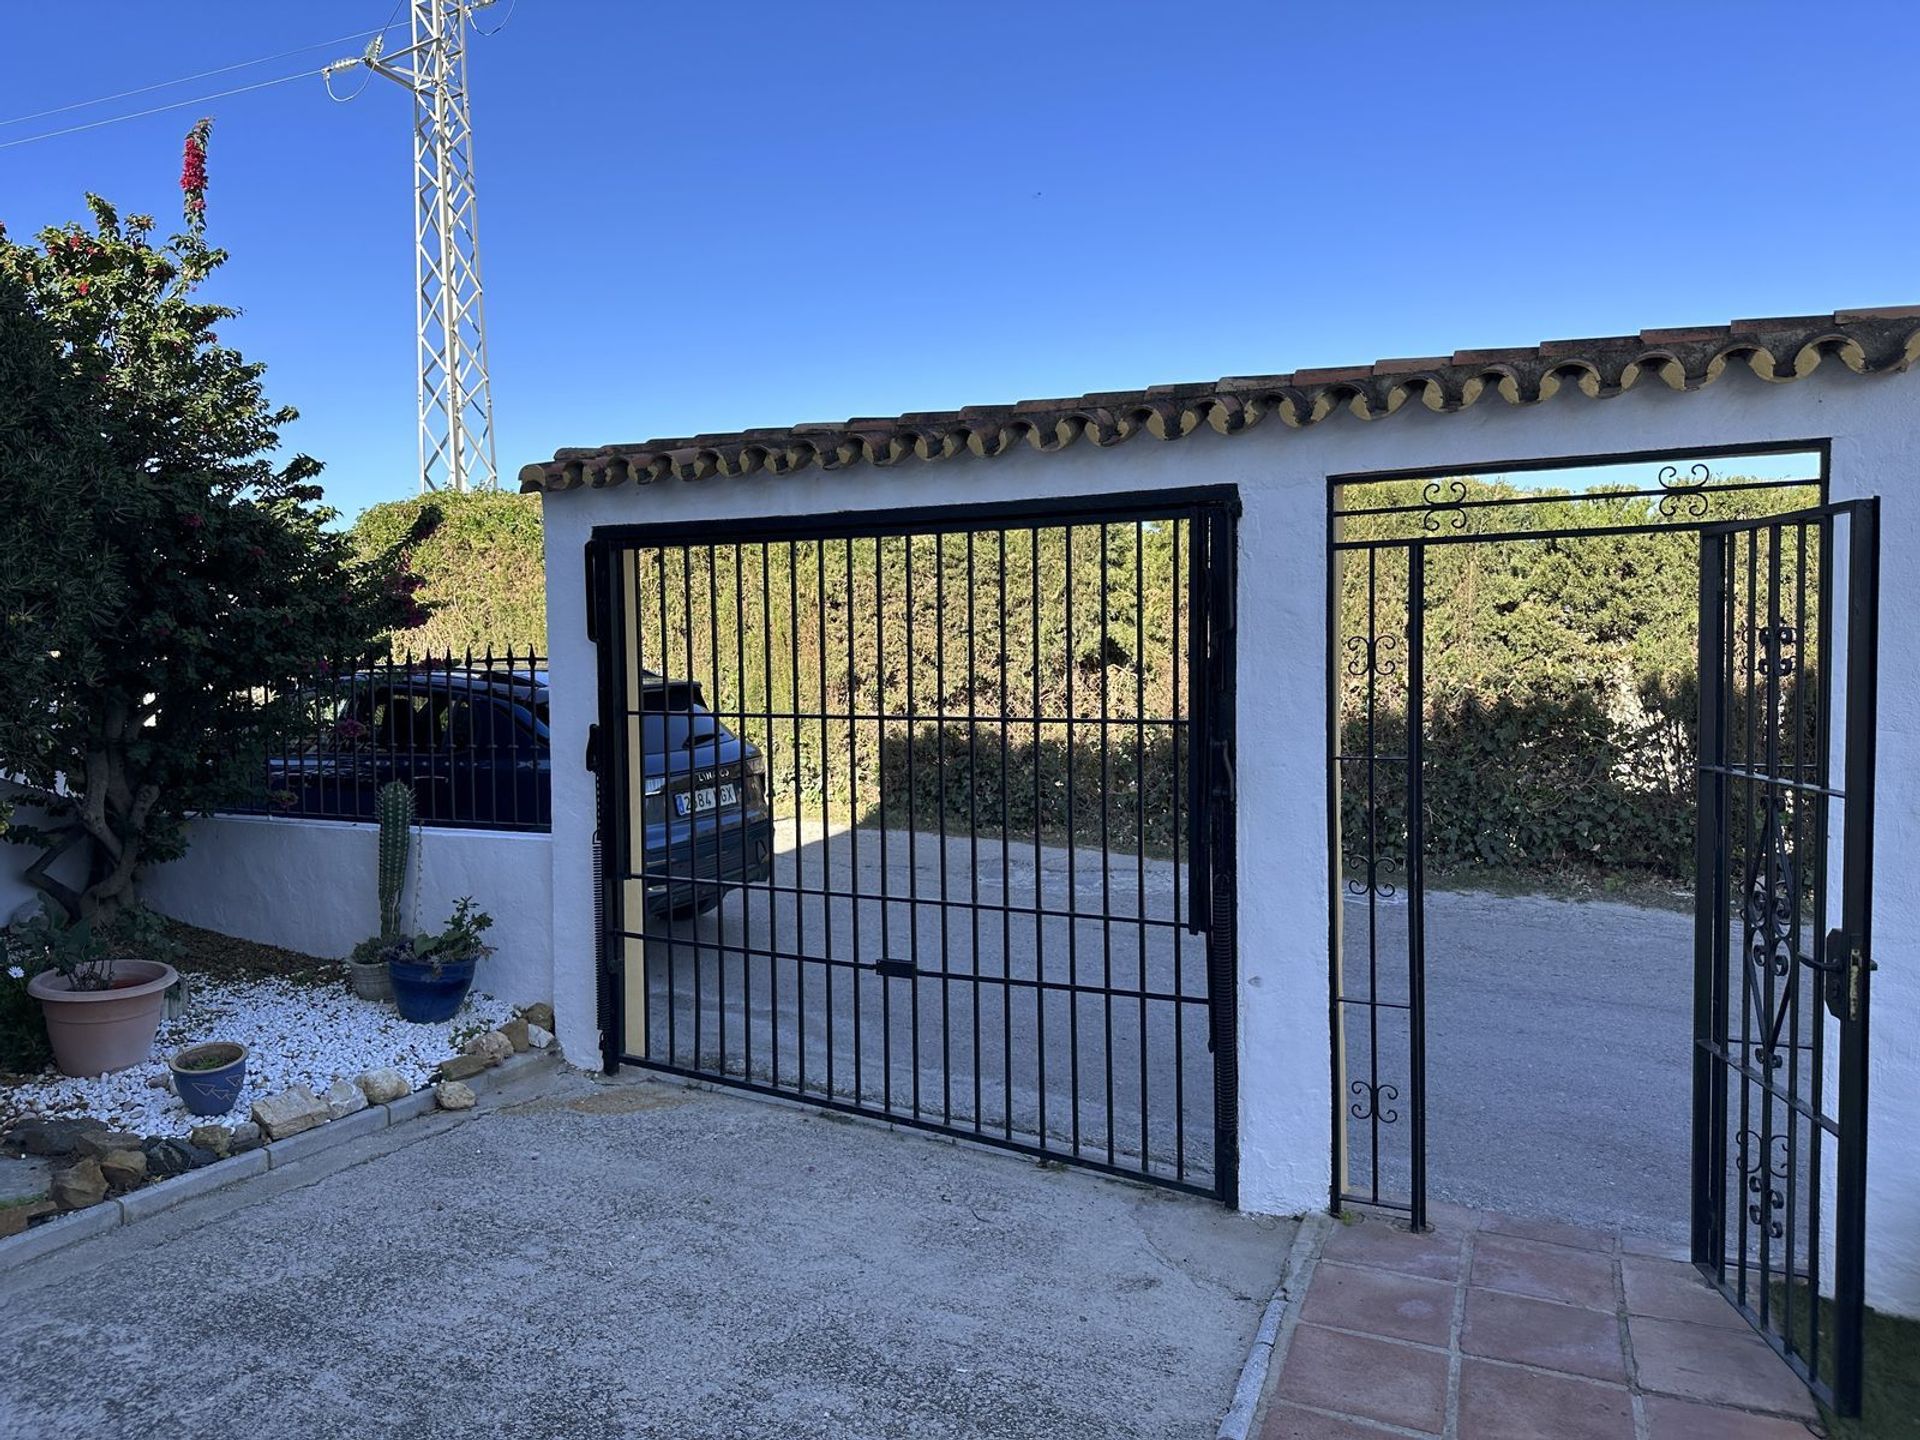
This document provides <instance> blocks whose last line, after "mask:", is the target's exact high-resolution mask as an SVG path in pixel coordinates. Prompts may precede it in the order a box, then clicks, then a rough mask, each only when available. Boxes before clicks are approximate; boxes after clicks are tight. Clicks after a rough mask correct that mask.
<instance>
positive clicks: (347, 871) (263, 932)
mask: <svg viewBox="0 0 1920 1440" xmlns="http://www.w3.org/2000/svg"><path fill="white" fill-rule="evenodd" d="M377 834H378V832H377V829H376V827H375V826H372V825H357V824H347V823H343V822H340V821H330V820H290V819H282V818H275V817H267V816H253V815H220V816H215V817H213V818H211V819H206V820H196V821H194V822H193V824H192V827H191V830H190V834H189V840H190V845H189V848H188V851H187V853H186V855H185V856H184V857H183V858H182V859H179V860H176V861H173V862H172V863H171V864H167V865H162V866H159V867H157V868H155V869H154V870H151V871H149V872H147V874H146V875H144V876H143V877H142V879H141V882H140V893H141V898H142V899H144V900H145V901H146V902H147V903H148V904H149V905H151V906H153V908H154V909H156V910H158V911H160V912H161V913H162V914H165V915H171V916H173V917H174V918H175V919H177V920H184V921H186V922H187V923H188V924H190V925H200V926H204V927H205V928H207V929H209V930H217V931H219V932H220V933H221V934H223V935H238V936H240V937H242V938H244V939H248V940H257V941H260V942H262V943H264V944H268V945H281V946H285V947H286V948H287V949H290V950H299V951H302V952H304V953H306V954H309V955H322V956H326V957H329V958H344V957H345V956H346V954H347V953H348V952H349V951H350V950H352V949H353V947H354V945H355V944H357V943H358V942H359V941H361V940H364V939H365V938H366V937H367V936H368V935H370V934H372V933H373V932H374V931H375V930H376V929H377V928H378V921H379V902H378V899H377V897H376V895H375V892H374V846H375V842H376V837H377ZM551 854H552V844H551V841H550V837H548V836H546V835H544V834H519V833H513V832H509V831H499V830H443V829H438V828H430V829H427V830H425V831H422V832H417V834H416V840H415V856H416V869H415V878H414V882H413V885H412V887H411V888H410V889H409V892H408V895H407V901H406V907H407V908H406V913H407V919H408V923H411V924H417V925H419V926H422V927H431V926H436V925H438V924H439V923H440V922H442V921H444V920H445V918H446V915H447V912H448V911H449V910H451V909H452V908H453V902H454V901H455V900H457V899H459V898H460V897H461V896H463V895H471V896H473V898H474V900H475V901H476V902H477V903H478V904H479V905H480V906H481V908H483V909H484V910H486V911H487V912H488V913H489V914H491V915H492V916H493V919H494V926H493V930H492V931H491V932H490V938H491V939H492V941H493V943H494V946H495V953H494V954H493V955H491V956H489V957H488V958H487V959H486V960H484V961H482V962H481V965H480V970H479V973H478V975H477V976H476V977H475V980H474V985H475V987H476V988H477V989H480V990H484V991H486V992H488V993H489V994H492V995H494V996H496V997H498V998H499V999H502V1000H506V1001H510V1002H512V1003H515V1004H531V1003H532V1002H534V1001H536V1000H548V999H551V998H552V995H553V938H552V935H553V931H552V919H553V907H552V896H553V872H552V866H551V862H550V857H551Z"/></svg>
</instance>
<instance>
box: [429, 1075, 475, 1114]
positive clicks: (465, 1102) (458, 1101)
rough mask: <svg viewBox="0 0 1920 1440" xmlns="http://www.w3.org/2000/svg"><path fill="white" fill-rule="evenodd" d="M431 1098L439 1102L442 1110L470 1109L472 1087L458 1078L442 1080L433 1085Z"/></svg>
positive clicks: (472, 1095)
mask: <svg viewBox="0 0 1920 1440" xmlns="http://www.w3.org/2000/svg"><path fill="white" fill-rule="evenodd" d="M433 1098H434V1099H435V1100H436V1101H438V1102H439V1104H440V1108H441V1109H442V1110H471V1109H472V1108H473V1101H474V1094H473V1087H472V1086H471V1085H463V1084H462V1083H461V1082H460V1081H458V1080H442V1081H441V1082H440V1083H439V1084H438V1085H436V1086H434V1087H433Z"/></svg>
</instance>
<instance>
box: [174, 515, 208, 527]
mask: <svg viewBox="0 0 1920 1440" xmlns="http://www.w3.org/2000/svg"><path fill="white" fill-rule="evenodd" d="M180 523H181V524H182V525H185V526H186V527H187V528H188V529H189V530H198V529H199V528H200V527H201V526H202V525H204V524H206V523H207V522H206V521H204V520H202V519H201V518H200V517H199V516H198V515H195V514H193V513H192V512H191V511H189V512H188V513H187V514H186V515H183V516H181V518H180Z"/></svg>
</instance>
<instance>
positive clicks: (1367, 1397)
mask: <svg viewBox="0 0 1920 1440" xmlns="http://www.w3.org/2000/svg"><path fill="white" fill-rule="evenodd" d="M1274 1394H1275V1396H1276V1397H1277V1398H1278V1399H1281V1400H1291V1401H1293V1402H1295V1403H1297V1404H1300V1405H1309V1406H1314V1407H1317V1408H1319V1409H1322V1410H1334V1411H1338V1412H1341V1413H1343V1414H1345V1415H1348V1416H1351V1417H1354V1418H1356V1419H1361V1420H1384V1421H1386V1422H1387V1423H1388V1424H1390V1425H1403V1426H1405V1427H1406V1428H1407V1429H1409V1430H1416V1431H1419V1432H1420V1433H1421V1434H1424V1435H1438V1434H1439V1433H1440V1431H1441V1428H1442V1427H1443V1426H1444V1425H1445V1424H1446V1419H1447V1355H1446V1352H1445V1351H1444V1350H1429V1349H1422V1348H1417V1347H1415V1346H1412V1345H1396V1344H1391V1343H1389V1342H1388V1341H1385V1340H1374V1339H1371V1338H1369V1337H1367V1336H1365V1335H1345V1334H1342V1333H1341V1332H1340V1331H1338V1330H1323V1329H1321V1328H1320V1327H1319V1326H1318V1325H1301V1326H1300V1327H1299V1328H1297V1329H1296V1330H1295V1331H1294V1332H1293V1343H1292V1344H1290V1345H1289V1346H1288V1347H1287V1359H1286V1363H1285V1364H1284V1365H1283V1366H1282V1367H1281V1370H1280V1380H1279V1384H1278V1386H1277V1387H1276V1388H1275V1390H1274Z"/></svg>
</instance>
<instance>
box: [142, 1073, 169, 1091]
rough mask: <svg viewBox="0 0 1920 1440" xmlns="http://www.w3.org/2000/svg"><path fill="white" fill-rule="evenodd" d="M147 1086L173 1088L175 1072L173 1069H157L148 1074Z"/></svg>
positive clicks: (151, 1087) (159, 1088)
mask: <svg viewBox="0 0 1920 1440" xmlns="http://www.w3.org/2000/svg"><path fill="white" fill-rule="evenodd" d="M147 1088H148V1089H149V1090H171V1089H172V1088H173V1072H172V1071H171V1070H156V1071H155V1072H154V1073H153V1074H151V1075H149V1076H147Z"/></svg>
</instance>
